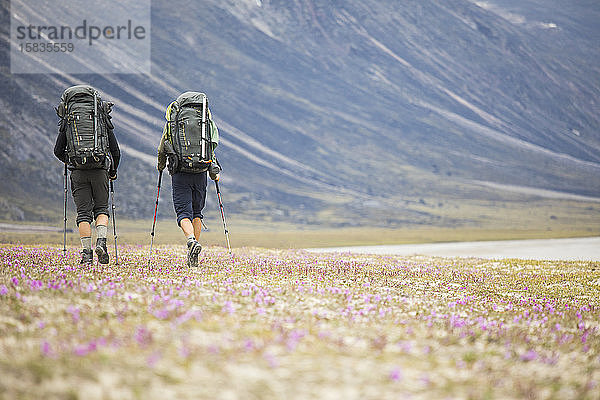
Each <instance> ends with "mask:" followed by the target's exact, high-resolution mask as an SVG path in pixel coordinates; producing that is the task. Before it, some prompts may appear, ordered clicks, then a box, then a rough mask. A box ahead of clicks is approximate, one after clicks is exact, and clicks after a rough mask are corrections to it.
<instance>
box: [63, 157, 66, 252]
mask: <svg viewBox="0 0 600 400" xmlns="http://www.w3.org/2000/svg"><path fill="white" fill-rule="evenodd" d="M63 189H64V192H65V195H64V201H65V205H64V207H63V209H64V226H63V256H65V257H66V255H67V163H65V179H64V184H63Z"/></svg>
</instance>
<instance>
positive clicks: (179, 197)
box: [171, 172, 206, 225]
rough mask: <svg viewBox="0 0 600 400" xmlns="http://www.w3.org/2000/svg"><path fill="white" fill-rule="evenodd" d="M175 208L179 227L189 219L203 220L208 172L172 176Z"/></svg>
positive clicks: (180, 173) (178, 173) (183, 173)
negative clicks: (183, 221) (185, 219)
mask: <svg viewBox="0 0 600 400" xmlns="http://www.w3.org/2000/svg"><path fill="white" fill-rule="evenodd" d="M171 185H172V190H173V207H174V208H175V214H177V225H179V224H180V223H181V220H182V219H184V218H188V219H189V220H190V221H193V220H194V218H203V215H202V209H203V208H204V203H205V201H206V172H202V173H200V174H190V173H186V172H177V173H175V174H173V175H171Z"/></svg>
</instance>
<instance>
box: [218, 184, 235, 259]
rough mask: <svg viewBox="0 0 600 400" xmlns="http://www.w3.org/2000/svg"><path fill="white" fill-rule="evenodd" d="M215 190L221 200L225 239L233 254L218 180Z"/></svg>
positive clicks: (220, 206)
mask: <svg viewBox="0 0 600 400" xmlns="http://www.w3.org/2000/svg"><path fill="white" fill-rule="evenodd" d="M214 182H215V188H216V189H217V199H218V200H219V208H220V209H221V218H222V219H223V229H224V230H225V239H226V240H227V249H228V250H229V254H231V246H230V245H229V231H228V230H227V224H226V223H225V210H224V209H223V201H222V200H221V190H220V189H219V182H218V181H217V180H216V181H214Z"/></svg>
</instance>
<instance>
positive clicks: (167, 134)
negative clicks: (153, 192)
mask: <svg viewBox="0 0 600 400" xmlns="http://www.w3.org/2000/svg"><path fill="white" fill-rule="evenodd" d="M165 118H166V120H167V121H166V123H165V127H164V129H163V135H162V138H161V139H160V144H159V146H158V164H157V169H158V171H159V186H158V187H159V190H160V180H161V177H162V172H163V170H164V169H165V166H166V165H167V160H168V162H169V164H168V170H169V174H170V175H171V184H172V191H173V206H174V208H175V214H176V215H177V224H178V225H179V227H180V228H181V230H182V231H183V234H184V235H185V237H186V239H187V249H188V252H187V265H188V267H197V266H198V255H199V254H200V251H201V250H202V246H201V245H200V243H199V241H198V240H199V239H200V232H201V231H202V218H203V215H202V209H203V208H204V204H205V200H206V186H207V179H206V175H207V172H208V175H209V176H210V178H211V179H212V180H214V181H215V182H217V181H218V179H219V173H220V171H221V168H220V165H219V164H218V161H217V159H216V156H215V148H216V147H217V145H218V143H219V131H218V129H217V126H216V124H215V123H214V122H213V120H212V117H211V113H210V110H209V108H208V99H207V97H206V95H205V94H204V93H199V92H185V93H182V94H181V95H180V96H179V97H178V98H177V100H175V101H173V102H172V103H171V104H169V106H168V107H167V110H166V113H165ZM157 206H158V195H157ZM155 218H156V212H155ZM155 220H156V219H155Z"/></svg>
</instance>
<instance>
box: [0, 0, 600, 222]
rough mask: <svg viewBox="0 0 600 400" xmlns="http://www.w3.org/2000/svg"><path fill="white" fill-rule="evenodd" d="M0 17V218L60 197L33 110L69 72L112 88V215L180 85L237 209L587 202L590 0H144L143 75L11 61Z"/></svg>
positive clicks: (38, 214)
mask: <svg viewBox="0 0 600 400" xmlns="http://www.w3.org/2000/svg"><path fill="white" fill-rule="evenodd" d="M54 6H55V5H54V4H48V7H54ZM40 11H41V12H43V10H40ZM8 16H9V14H8V1H6V0H3V1H2V21H3V22H4V23H3V24H2V28H1V29H2V31H1V32H2V35H1V37H0V38H1V40H0V53H1V54H2V60H3V62H2V65H1V69H0V88H1V94H0V105H1V107H2V110H3V112H2V116H1V117H0V121H1V125H0V137H1V139H2V141H3V146H2V147H1V148H0V167H1V168H2V171H6V174H5V175H6V179H3V180H2V181H1V182H0V219H23V218H24V219H53V218H56V215H57V213H59V212H60V210H61V208H60V207H61V199H62V167H61V165H60V164H59V162H58V161H57V160H55V159H54V158H53V156H52V146H53V143H54V138H55V135H56V116H55V115H54V111H53V108H52V107H53V106H54V105H55V104H56V102H57V101H58V98H59V96H60V94H61V93H62V91H63V90H64V88H66V87H67V86H70V85H72V84H76V83H81V82H85V83H89V84H92V85H94V86H96V87H98V88H99V89H100V90H101V91H102V93H103V97H105V98H108V99H111V100H112V101H114V102H115V103H116V107H115V111H114V122H115V125H116V133H117V135H118V137H119V140H120V143H121V144H122V150H123V153H124V157H123V164H122V168H121V170H120V171H119V180H118V181H117V188H118V190H119V196H118V198H119V208H120V210H121V211H122V212H123V213H125V214H126V215H127V216H129V217H136V218H142V217H144V218H148V217H151V215H152V213H153V211H154V207H153V206H154V204H153V197H154V196H155V193H156V192H155V185H156V171H155V169H153V168H154V164H155V159H154V158H155V152H156V150H155V148H156V145H157V144H158V140H159V137H160V133H161V129H162V124H163V115H164V108H165V106H166V105H167V104H168V103H169V102H170V101H171V100H172V99H173V98H174V97H176V96H177V95H178V94H179V93H180V92H182V91H184V90H201V91H204V92H206V93H207V94H208V96H209V99H210V101H211V108H212V111H213V114H214V116H215V118H216V121H217V123H218V125H219V127H220V130H221V135H222V142H221V145H220V146H219V152H218V154H219V159H220V161H221V163H222V164H223V166H224V168H225V170H224V172H223V184H222V186H223V190H226V191H227V199H228V204H227V206H228V210H229V211H230V212H231V213H234V214H238V215H245V216H248V217H249V218H254V219H258V220H263V219H268V220H271V219H275V220H285V221H290V222H297V223H307V224H310V223H327V224H333V225H335V226H341V225H365V224H370V225H378V226H399V225H404V224H438V225H455V224H463V223H468V222H469V221H471V220H472V219H473V218H475V217H473V218H471V217H470V216H468V215H460V216H458V215H455V213H454V212H453V211H452V209H450V208H445V207H446V206H447V205H448V204H466V203H469V202H478V204H488V205H489V206H490V207H492V206H493V204H494V203H493V202H494V201H517V202H518V201H526V200H527V199H528V197H527V196H531V193H532V192H531V190H536V189H541V190H542V191H537V192H536V193H537V195H538V196H540V195H541V196H545V197H553V196H555V197H556V196H558V197H561V196H563V197H565V198H573V197H572V196H579V197H578V198H580V199H582V198H583V199H585V198H586V197H587V198H592V199H591V200H595V199H596V198H600V129H599V128H600V108H599V105H598V99H600V51H599V47H598V45H597V43H599V42H600V28H599V25H598V21H599V20H600V3H598V2H593V1H584V0H581V1H571V2H568V4H565V3H564V2H561V1H557V0H548V1H543V2H542V1H525V2H518V1H516V0H514V1H513V0H493V1H486V2H479V1H468V0H449V1H443V2H438V1H419V2H397V1H392V0H384V1H379V0H377V1H376V0H362V1H357V0H349V1H345V2H333V3H332V2H330V1H321V0H314V1H313V0H286V1H283V0H273V1H266V0H263V1H260V0H251V1H250V0H247V1H221V0H219V1H217V0H205V1H203V2H202V7H190V6H189V2H186V1H179V0H176V1H174V2H154V4H153V7H152V74H151V75H126V74H123V75H119V74H111V75H75V76H74V75H68V74H62V75H58V74H54V75H11V74H10V72H9V71H10V68H9V59H8V49H9V43H8V35H9V31H8V29H9V27H8V24H9V17H8ZM525 194H526V195H527V196H525ZM169 196H170V193H169V184H168V182H167V184H166V187H165V189H164V192H163V196H162V197H161V201H163V203H162V204H161V214H162V215H163V216H170V215H172V210H171V209H170V208H171V206H170V204H169V202H170V199H169ZM582 196H583V197H582ZM209 197H210V199H209V201H211V202H212V201H213V199H212V196H209ZM423 204H426V205H429V208H428V207H423ZM523 204H524V205H525V204H526V203H523ZM163 205H164V206H163ZM213 205H214V202H213ZM211 207H212V206H211Z"/></svg>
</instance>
